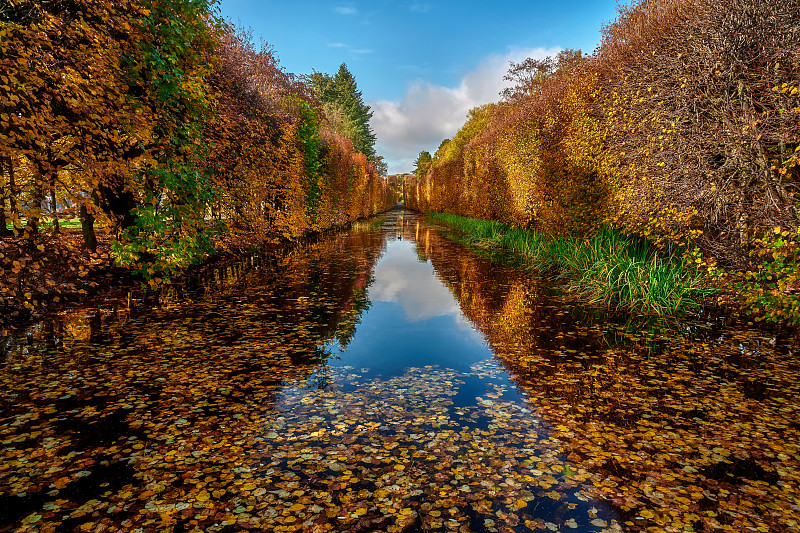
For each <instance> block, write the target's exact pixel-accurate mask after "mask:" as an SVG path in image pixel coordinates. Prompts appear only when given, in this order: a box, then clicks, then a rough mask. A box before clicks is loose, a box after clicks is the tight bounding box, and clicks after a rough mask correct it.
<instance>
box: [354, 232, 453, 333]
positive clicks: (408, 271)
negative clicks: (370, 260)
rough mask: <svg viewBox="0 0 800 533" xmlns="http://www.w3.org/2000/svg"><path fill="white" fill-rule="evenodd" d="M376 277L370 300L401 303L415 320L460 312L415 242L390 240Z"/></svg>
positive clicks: (409, 317)
mask: <svg viewBox="0 0 800 533" xmlns="http://www.w3.org/2000/svg"><path fill="white" fill-rule="evenodd" d="M374 276H375V281H374V282H373V283H372V285H370V288H369V298H370V300H373V301H379V302H394V303H397V304H400V305H401V306H402V307H403V310H404V311H405V314H406V317H407V318H408V319H409V320H410V321H412V322H416V321H419V320H425V319H428V318H432V317H435V316H443V315H458V314H460V313H459V306H458V302H456V299H455V298H454V297H453V295H452V294H450V291H449V290H447V287H445V286H444V285H443V284H442V283H441V282H440V281H439V280H438V279H437V278H436V275H435V274H434V270H433V265H431V264H430V263H423V262H421V261H420V260H419V259H417V254H416V252H415V248H414V243H412V242H411V241H389V243H388V246H387V248H386V251H385V252H384V255H383V257H381V259H380V261H378V264H377V265H376V266H375V271H374Z"/></svg>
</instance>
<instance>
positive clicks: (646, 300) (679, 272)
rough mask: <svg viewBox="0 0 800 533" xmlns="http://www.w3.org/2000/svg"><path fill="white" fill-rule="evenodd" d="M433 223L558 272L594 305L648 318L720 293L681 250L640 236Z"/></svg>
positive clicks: (438, 218)
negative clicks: (563, 234)
mask: <svg viewBox="0 0 800 533" xmlns="http://www.w3.org/2000/svg"><path fill="white" fill-rule="evenodd" d="M427 216H428V217H429V218H430V219H431V220H433V221H435V222H438V223H441V224H444V225H447V226H449V227H451V228H453V229H456V230H458V231H459V232H460V233H461V234H462V237H463V238H462V239H461V240H463V241H464V242H466V243H467V244H469V245H472V246H477V247H480V248H485V249H489V250H496V249H507V250H512V251H514V252H516V253H517V254H519V255H521V256H523V257H524V258H525V260H526V262H527V263H529V264H531V265H532V266H533V267H535V268H536V269H537V270H539V271H541V272H555V273H557V275H558V276H559V277H561V278H562V279H564V280H565V281H566V285H567V287H568V288H569V289H570V290H573V291H575V292H577V293H579V294H580V295H581V296H582V297H583V298H584V299H586V300H587V301H589V302H590V303H593V304H597V305H602V306H606V307H609V308H615V309H621V310H626V311H628V312H631V313H637V314H647V315H674V314H678V313H681V312H685V311H689V310H692V309H694V308H696V307H697V306H698V305H699V302H700V301H701V300H702V299H703V298H704V297H706V296H709V295H711V294H713V293H715V292H716V290H714V289H711V288H709V287H707V286H706V284H705V281H704V278H703V275H702V274H701V273H700V272H698V271H697V270H695V269H693V268H692V267H691V266H688V265H686V264H685V263H684V261H683V260H682V258H681V257H680V255H679V253H678V252H672V253H662V252H660V251H658V250H656V249H655V248H654V247H652V246H651V245H650V243H649V242H648V241H647V240H645V239H641V238H636V237H632V236H628V235H624V234H623V233H621V232H620V231H619V230H616V229H612V228H602V229H601V230H600V231H598V232H597V233H596V234H594V235H592V236H590V237H587V238H576V237H568V238H558V239H555V238H549V237H546V236H543V235H541V234H540V233H537V232H535V231H530V230H523V229H518V228H513V227H511V226H508V225H507V224H504V223H502V222H497V221H486V220H477V219H472V218H467V217H461V216H457V215H451V214H449V213H428V215H427Z"/></svg>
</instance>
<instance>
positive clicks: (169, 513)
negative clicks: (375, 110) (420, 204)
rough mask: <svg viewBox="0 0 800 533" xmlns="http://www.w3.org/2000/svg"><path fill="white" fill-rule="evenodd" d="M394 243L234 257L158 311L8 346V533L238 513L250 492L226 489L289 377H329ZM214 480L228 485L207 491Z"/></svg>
mask: <svg viewBox="0 0 800 533" xmlns="http://www.w3.org/2000/svg"><path fill="white" fill-rule="evenodd" d="M383 246H384V242H383V237H382V235H381V234H380V232H350V233H349V234H348V235H346V236H345V238H341V237H338V236H337V237H333V238H321V239H320V240H318V241H316V242H312V243H308V244H306V245H304V246H300V247H297V248H295V249H292V250H289V251H286V252H284V253H281V254H276V255H275V256H273V257H270V258H252V259H248V260H246V261H243V262H241V263H239V264H236V265H230V264H228V265H220V266H219V267H217V268H216V269H214V270H211V271H209V272H207V273H205V275H204V276H203V277H201V278H198V279H196V280H195V283H194V284H193V285H190V284H187V285H186V286H185V287H182V288H180V289H181V290H176V291H173V293H172V294H170V295H167V296H165V297H162V298H161V305H160V306H158V307H151V308H149V309H144V308H143V306H142V305H140V306H139V308H138V309H137V308H134V309H132V310H131V311H130V312H127V310H126V311H124V312H119V313H117V314H114V313H110V312H106V313H103V312H97V311H94V312H92V311H86V312H83V313H76V314H73V315H65V316H63V317H56V318H55V319H53V320H51V321H47V322H43V323H42V324H39V325H36V326H34V327H33V328H31V329H30V330H29V331H28V332H27V333H26V334H25V335H22V336H19V337H16V338H14V339H13V340H11V339H6V340H5V341H4V343H5V344H4V348H3V349H4V351H5V352H6V353H7V355H6V356H5V357H4V359H3V360H2V361H0V406H2V409H0V413H2V414H0V464H2V465H3V467H2V468H1V469H0V531H5V530H7V528H11V529H15V530H17V529H20V527H22V529H25V528H26V527H27V528H30V527H35V528H38V530H39V531H53V530H56V529H57V530H65V531H66V530H72V529H74V528H80V527H81V526H85V527H86V528H88V529H92V528H101V529H102V528H108V527H114V528H121V529H130V528H133V526H130V522H125V521H130V520H133V521H134V522H135V523H137V524H138V526H137V527H143V528H144V529H146V530H172V529H173V528H174V529H175V530H179V529H180V530H189V529H192V525H191V524H190V523H189V518H190V517H194V515H195V513H202V512H210V515H211V516H213V515H214V514H215V513H218V512H219V513H227V515H226V517H227V518H225V519H224V520H223V522H224V521H225V520H230V519H231V518H230V517H234V516H235V515H234V514H232V513H233V510H234V508H235V507H236V505H233V506H232V507H230V509H228V507H229V506H228V504H227V503H226V502H228V500H229V499H230V498H231V497H232V496H231V495H235V494H240V493H241V492H242V491H243V490H245V489H242V488H241V487H240V486H237V487H233V486H231V489H230V490H231V492H226V490H225V489H224V487H227V486H228V485H230V484H231V483H233V481H234V480H236V482H237V483H239V484H245V485H246V484H247V483H249V480H248V479H245V478H244V477H243V476H247V472H246V468H245V467H244V466H243V462H242V461H243V459H244V457H245V455H246V454H252V453H253V450H258V449H259V448H260V446H261V445H260V439H262V433H263V428H264V427H265V425H266V424H268V423H270V424H271V423H272V419H273V418H274V417H275V416H276V415H275V412H274V404H275V401H276V399H277V398H279V396H280V393H281V391H282V390H284V388H285V387H286V386H287V385H291V384H297V383H303V384H306V386H307V385H308V384H311V385H313V386H314V387H317V388H320V389H322V390H326V389H327V387H328V386H329V384H330V376H328V375H327V374H328V373H329V372H330V369H329V367H328V366H327V365H326V364H325V363H326V361H327V360H328V358H329V357H330V353H328V352H327V351H326V350H325V349H324V348H323V347H322V346H324V345H325V344H326V343H327V342H329V341H331V340H333V339H336V340H338V341H339V342H349V341H350V339H352V337H353V333H354V330H355V327H356V325H357V324H358V321H359V320H360V316H361V313H363V312H364V311H365V310H366V309H367V308H368V307H369V301H368V299H367V297H366V288H367V286H368V284H369V282H370V279H371V273H372V269H373V267H374V264H375V261H376V260H377V258H378V257H379V255H380V253H381V250H382V249H383ZM37 450H47V451H46V453H35V452H37ZM244 450H248V451H247V452H246V454H245V452H244ZM243 454H245V455H243ZM109 476H111V477H112V478H113V479H108V478H109ZM211 478H213V479H214V483H215V484H216V486H217V487H223V488H221V489H214V490H213V491H212V490H204V487H205V486H210V482H209V479H211ZM204 480H205V481H204ZM262 490H263V489H262ZM224 494H228V496H227V497H223V495H224ZM237 497H238V496H237ZM165 502H170V503H165ZM187 502H188V503H187ZM212 502H213V503H212ZM206 505H208V506H209V508H211V507H214V509H216V510H214V511H208V509H206V511H203V509H205V506H206ZM64 516H68V517H69V519H68V520H66V521H65V520H64V518H63V517H64ZM208 518H209V520H210V521H209V522H204V524H205V526H211V525H212V523H216V522H219V519H212V518H211V517H208ZM123 522H125V523H126V524H128V525H122V523H123ZM233 523H235V519H233ZM87 524H89V525H87ZM129 526H130V527H129ZM205 526H204V527H205ZM88 529H87V530H88Z"/></svg>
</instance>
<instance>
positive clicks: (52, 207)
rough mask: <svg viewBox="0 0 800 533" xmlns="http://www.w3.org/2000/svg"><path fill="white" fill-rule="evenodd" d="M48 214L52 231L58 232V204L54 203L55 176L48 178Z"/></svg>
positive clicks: (59, 228)
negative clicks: (50, 217)
mask: <svg viewBox="0 0 800 533" xmlns="http://www.w3.org/2000/svg"><path fill="white" fill-rule="evenodd" d="M50 215H51V216H52V217H53V233H59V232H60V231H61V226H60V224H59V223H58V205H57V204H56V178H55V176H53V178H52V179H51V180H50Z"/></svg>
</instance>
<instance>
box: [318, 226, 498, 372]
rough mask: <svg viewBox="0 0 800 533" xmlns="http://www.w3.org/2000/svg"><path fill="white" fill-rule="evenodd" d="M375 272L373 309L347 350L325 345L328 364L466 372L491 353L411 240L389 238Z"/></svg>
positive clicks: (385, 369)
mask: <svg viewBox="0 0 800 533" xmlns="http://www.w3.org/2000/svg"><path fill="white" fill-rule="evenodd" d="M373 275H374V278H375V281H374V283H373V284H372V285H370V287H369V298H370V300H371V302H372V303H371V307H370V309H369V310H368V311H367V312H366V313H364V315H363V316H362V317H361V324H359V325H358V327H357V330H356V335H355V337H354V338H353V340H352V341H351V342H350V344H349V345H348V346H347V348H346V349H344V350H342V349H341V348H340V347H339V346H338V344H337V343H335V342H331V343H329V344H328V346H327V347H326V348H327V349H328V351H330V352H331V353H332V354H334V355H335V356H338V359H331V360H329V361H328V363H329V364H331V365H334V366H345V365H351V366H353V367H355V368H370V369H371V370H372V372H374V373H375V374H376V375H380V376H381V377H383V378H389V377H392V376H397V375H400V374H402V373H403V371H404V369H406V368H408V367H411V366H415V367H421V366H425V365H440V366H442V367H449V368H454V369H456V370H460V371H468V370H469V366H470V365H471V364H473V363H475V362H477V361H482V360H484V359H487V358H491V357H492V352H491V350H490V349H489V348H488V346H487V345H486V342H485V341H484V339H483V336H482V335H481V334H480V333H478V332H477V331H476V330H475V329H474V328H473V327H472V325H471V324H470V323H469V321H468V320H467V319H466V318H464V316H463V315H462V314H461V311H460V308H459V305H458V302H457V301H456V299H455V298H454V297H453V295H452V294H450V291H449V290H448V289H447V287H445V286H444V284H442V282H441V281H440V280H439V279H438V278H437V277H436V274H435V272H434V269H433V266H432V265H431V264H430V262H424V261H420V260H419V258H418V257H417V254H416V249H415V245H414V243H413V242H410V241H389V242H388V245H387V248H386V251H385V253H384V254H383V256H382V257H381V259H380V260H379V261H378V264H377V265H376V266H375V270H374V272H373Z"/></svg>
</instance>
